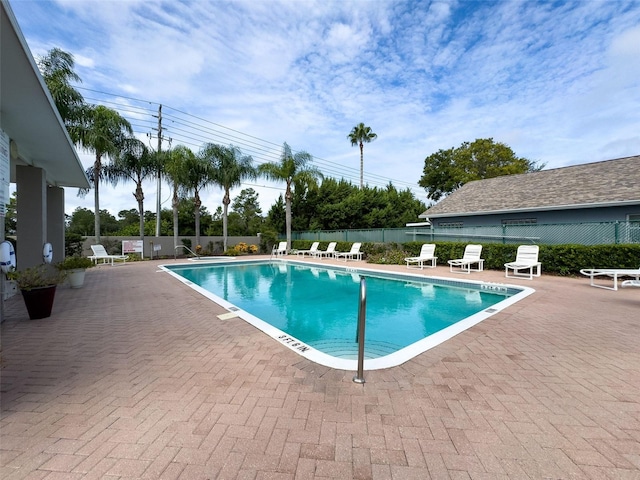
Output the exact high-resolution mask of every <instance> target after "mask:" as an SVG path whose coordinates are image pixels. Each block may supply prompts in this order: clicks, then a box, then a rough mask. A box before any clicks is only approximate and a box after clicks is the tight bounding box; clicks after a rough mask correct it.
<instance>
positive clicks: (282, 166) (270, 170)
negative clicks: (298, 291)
mask: <svg viewBox="0 0 640 480" xmlns="http://www.w3.org/2000/svg"><path fill="white" fill-rule="evenodd" d="M312 161H313V157H312V156H311V154H309V153H307V152H304V151H300V152H296V153H292V152H291V147H289V145H287V142H285V143H284V145H283V146H282V154H281V155H280V162H278V163H274V162H271V163H263V164H262V165H260V166H259V167H258V173H260V174H261V175H264V176H265V177H266V178H268V179H270V180H275V181H282V182H285V183H286V184H287V189H286V191H285V194H284V198H285V214H286V218H285V222H286V229H287V250H289V249H290V248H291V201H292V199H293V191H292V189H291V185H292V184H294V183H295V184H296V185H299V186H306V185H315V184H316V183H317V182H318V180H322V179H323V176H322V173H321V172H320V170H318V169H317V168H316V167H314V166H312V165H309V164H310V163H311V162H312Z"/></svg>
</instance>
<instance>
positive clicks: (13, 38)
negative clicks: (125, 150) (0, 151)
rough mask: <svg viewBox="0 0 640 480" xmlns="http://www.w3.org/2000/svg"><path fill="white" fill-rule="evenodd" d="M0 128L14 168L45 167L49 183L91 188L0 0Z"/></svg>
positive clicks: (12, 18) (6, 5)
mask: <svg viewBox="0 0 640 480" xmlns="http://www.w3.org/2000/svg"><path fill="white" fill-rule="evenodd" d="M0 3H1V7H0V49H1V51H0V129H2V130H4V132H5V133H6V134H7V135H9V138H10V139H11V182H14V183H15V181H16V176H15V170H16V165H32V166H35V167H39V168H42V169H43V170H44V172H45V178H46V181H47V184H49V185H54V186H58V187H78V188H89V186H90V185H89V181H88V179H87V176H86V174H85V172H84V168H83V167H82V163H81V162H80V159H79V158H78V154H77V152H76V149H75V148H74V145H73V143H72V142H71V139H70V138H69V134H68V133H67V130H66V128H65V126H64V123H63V122H62V119H61V118H60V115H59V113H58V109H57V108H56V106H55V103H54V102H53V99H52V98H51V94H50V93H49V90H48V89H47V87H46V85H45V83H44V80H43V79H42V75H41V74H40V71H39V70H38V67H37V65H36V62H35V60H34V59H33V55H32V54H31V51H30V50H29V47H28V46H27V43H26V41H25V39H24V37H23V35H22V32H21V30H20V28H19V26H18V23H17V21H16V18H15V16H14V14H13V11H12V10H11V7H10V6H9V2H8V1H7V0H0Z"/></svg>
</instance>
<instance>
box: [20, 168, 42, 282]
mask: <svg viewBox="0 0 640 480" xmlns="http://www.w3.org/2000/svg"><path fill="white" fill-rule="evenodd" d="M16 191H17V203H16V208H17V211H18V215H17V228H16V237H17V244H16V263H17V267H18V270H24V269H25V268H28V267H33V266H35V265H40V264H41V263H42V247H43V246H44V244H45V243H46V242H47V241H48V240H47V182H46V178H45V172H44V170H43V169H41V168H37V167H31V166H23V165H16Z"/></svg>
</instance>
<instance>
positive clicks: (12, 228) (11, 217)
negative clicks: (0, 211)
mask: <svg viewBox="0 0 640 480" xmlns="http://www.w3.org/2000/svg"><path fill="white" fill-rule="evenodd" d="M17 193H18V192H13V193H12V194H11V198H9V203H8V204H7V207H6V211H5V217H4V234H5V237H6V236H8V235H15V234H16V228H17V225H18V214H17V210H16V205H17V201H18V199H17Z"/></svg>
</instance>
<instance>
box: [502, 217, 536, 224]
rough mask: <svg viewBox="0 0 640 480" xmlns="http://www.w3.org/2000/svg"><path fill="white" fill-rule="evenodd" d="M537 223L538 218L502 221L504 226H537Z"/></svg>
mask: <svg viewBox="0 0 640 480" xmlns="http://www.w3.org/2000/svg"><path fill="white" fill-rule="evenodd" d="M537 223H538V219H537V218H513V219H511V220H502V225H535V224H537Z"/></svg>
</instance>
